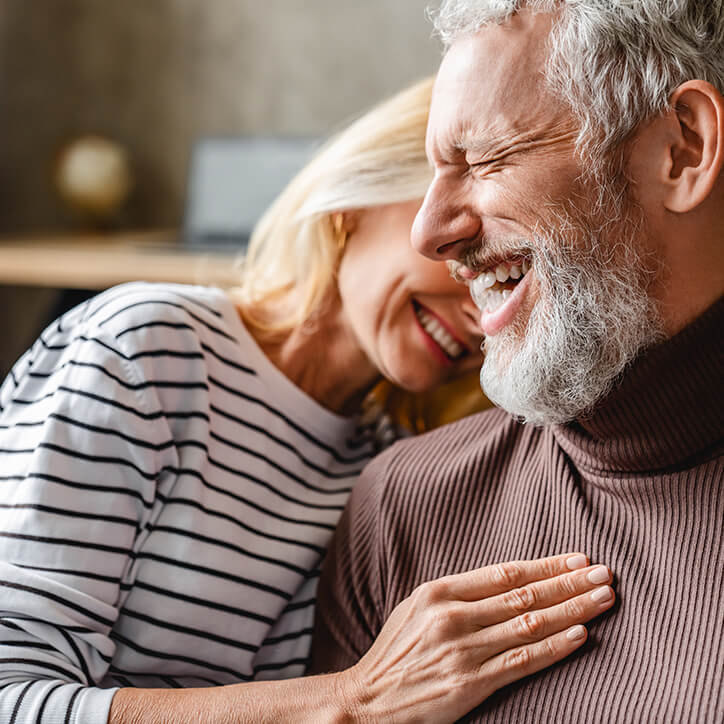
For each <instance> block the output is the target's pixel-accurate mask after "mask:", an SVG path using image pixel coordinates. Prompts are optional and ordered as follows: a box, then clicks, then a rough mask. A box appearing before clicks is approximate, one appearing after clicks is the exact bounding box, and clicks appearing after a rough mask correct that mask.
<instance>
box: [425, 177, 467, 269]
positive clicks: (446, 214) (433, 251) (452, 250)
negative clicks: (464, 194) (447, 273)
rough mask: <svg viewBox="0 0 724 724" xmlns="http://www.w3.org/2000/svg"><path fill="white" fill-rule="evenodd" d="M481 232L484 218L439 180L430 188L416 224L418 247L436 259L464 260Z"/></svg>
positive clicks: (426, 254)
mask: <svg viewBox="0 0 724 724" xmlns="http://www.w3.org/2000/svg"><path fill="white" fill-rule="evenodd" d="M479 235H480V220H479V219H478V218H477V217H476V216H475V215H474V214H473V213H471V211H470V209H469V207H467V206H466V205H465V204H462V203H460V202H459V201H458V200H457V199H456V198H455V196H454V195H453V194H452V193H450V192H449V191H448V190H447V189H446V188H445V185H444V184H442V183H438V182H436V181H433V182H432V185H431V186H430V188H429V189H428V192H427V195H426V196H425V199H424V201H423V202H422V206H421V207H420V210H419V211H418V212H417V216H416V217H415V222H414V224H413V225H412V234H411V240H412V245H413V246H414V247H415V249H416V250H417V251H418V252H420V254H423V255H424V256H427V257H429V258H430V259H434V260H435V261H443V260H460V259H461V258H462V257H463V254H464V253H465V250H466V249H467V248H469V246H470V245H471V244H472V243H474V242H475V241H476V240H477V239H478V237H479Z"/></svg>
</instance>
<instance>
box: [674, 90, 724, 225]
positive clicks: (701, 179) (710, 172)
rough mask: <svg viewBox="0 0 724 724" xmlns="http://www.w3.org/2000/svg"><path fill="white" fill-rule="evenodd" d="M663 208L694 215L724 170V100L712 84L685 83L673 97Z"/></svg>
mask: <svg viewBox="0 0 724 724" xmlns="http://www.w3.org/2000/svg"><path fill="white" fill-rule="evenodd" d="M668 116H669V117H668V121H669V123H668V126H669V132H670V133H669V134H667V135H668V146H669V148H668V153H669V158H668V163H667V168H666V176H667V177H666V178H665V179H664V185H665V190H664V206H665V207H666V209H668V210H669V211H672V212H674V213H679V214H681V213H685V212H687V211H691V210H692V209H694V208H695V207H697V206H698V205H699V204H701V203H702V202H703V201H704V200H705V199H706V198H707V197H708V196H709V194H710V193H711V191H712V189H713V188H714V185H715V184H716V182H717V180H718V179H719V176H720V174H721V173H722V167H723V166H724V98H723V97H722V95H721V93H720V92H719V91H718V90H717V89H716V88H714V86H713V85H711V83H707V82H706V81H702V80H692V81H687V82H686V83H682V84H681V85H680V86H679V87H678V88H676V90H675V91H674V92H673V94H672V95H671V111H670V112H669V114H668Z"/></svg>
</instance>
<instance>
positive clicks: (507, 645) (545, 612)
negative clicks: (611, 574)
mask: <svg viewBox="0 0 724 724" xmlns="http://www.w3.org/2000/svg"><path fill="white" fill-rule="evenodd" d="M613 602H614V593H613V589H612V588H611V587H610V586H598V587H596V588H594V589H593V590H592V591H588V592H587V593H584V594H582V595H580V596H576V597H574V598H571V599H569V600H567V601H564V602H563V603H559V604H556V605H555V606H550V607H549V608H544V609H540V610H536V611H529V612H527V613H524V614H521V615H520V616H516V617H515V618H512V619H510V620H508V621H505V622H503V623H499V624H497V625H494V626H489V627H487V628H485V629H483V630H482V631H481V632H480V642H481V645H482V647H483V649H484V651H485V653H486V658H488V657H489V656H491V655H493V654H498V653H500V652H502V651H505V650H507V649H514V648H516V647H520V646H521V645H524V644H529V643H535V642H538V641H542V640H543V639H546V638H548V637H549V636H552V635H553V634H556V633H558V632H560V631H563V630H565V629H568V628H570V627H571V626H575V625H576V624H582V623H585V622H586V621H590V620H591V619H592V618H594V617H596V616H598V615H599V614H601V613H603V612H604V611H606V610H607V609H609V608H611V606H613Z"/></svg>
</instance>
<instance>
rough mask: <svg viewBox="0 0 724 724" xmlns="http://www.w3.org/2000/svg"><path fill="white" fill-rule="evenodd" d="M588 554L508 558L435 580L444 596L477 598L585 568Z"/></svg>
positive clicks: (475, 599)
mask: <svg viewBox="0 0 724 724" xmlns="http://www.w3.org/2000/svg"><path fill="white" fill-rule="evenodd" d="M587 565H588V558H587V557H586V556H585V555H583V554H582V553H565V554H563V555H559V556H552V557H550V558H538V559H537V560H534V561H508V562H507V563H497V564H495V565H493V566H486V567H485V568H478V569H476V570H474V571H467V572H466V573H458V574H457V575H453V576H445V577H444V578H441V579H439V580H438V584H439V587H440V588H441V589H444V592H445V597H446V598H450V599H457V600H459V601H478V600H480V599H481V598H487V597H489V596H495V595H497V594H499V593H504V592H506V591H510V590H511V589H514V588H519V587H520V586H525V585H527V584H529V583H533V582H534V581H541V580H543V579H546V578H552V577H553V576H558V575H560V574H562V573H568V572H570V571H572V570H576V569H579V568H584V567H585V566H587Z"/></svg>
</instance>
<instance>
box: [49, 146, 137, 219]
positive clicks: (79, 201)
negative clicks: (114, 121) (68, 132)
mask: <svg viewBox="0 0 724 724" xmlns="http://www.w3.org/2000/svg"><path fill="white" fill-rule="evenodd" d="M55 186H56V189H57V191H58V193H59V195H60V197H61V199H62V200H63V201H64V202H65V204H66V206H67V207H68V208H69V209H70V210H71V211H72V212H73V213H74V215H75V216H76V217H79V218H80V219H81V220H83V221H85V222H86V223H89V224H91V225H101V226H103V225H106V224H108V223H110V222H112V221H113V219H114V218H115V217H117V215H118V212H119V211H120V209H121V208H122V206H123V204H124V203H125V202H126V200H127V199H128V196H129V194H130V192H131V189H132V187H133V175H132V172H131V165H130V161H129V157H128V153H127V151H126V149H125V148H123V146H121V145H120V144H119V143H117V142H115V141H112V140H110V139H108V138H104V137H102V136H96V135H84V136H80V137H78V138H76V139H74V140H72V141H71V142H70V143H68V144H66V145H65V146H64V147H63V148H62V150H61V152H60V154H59V156H58V161H57V164H56V167H55Z"/></svg>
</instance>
